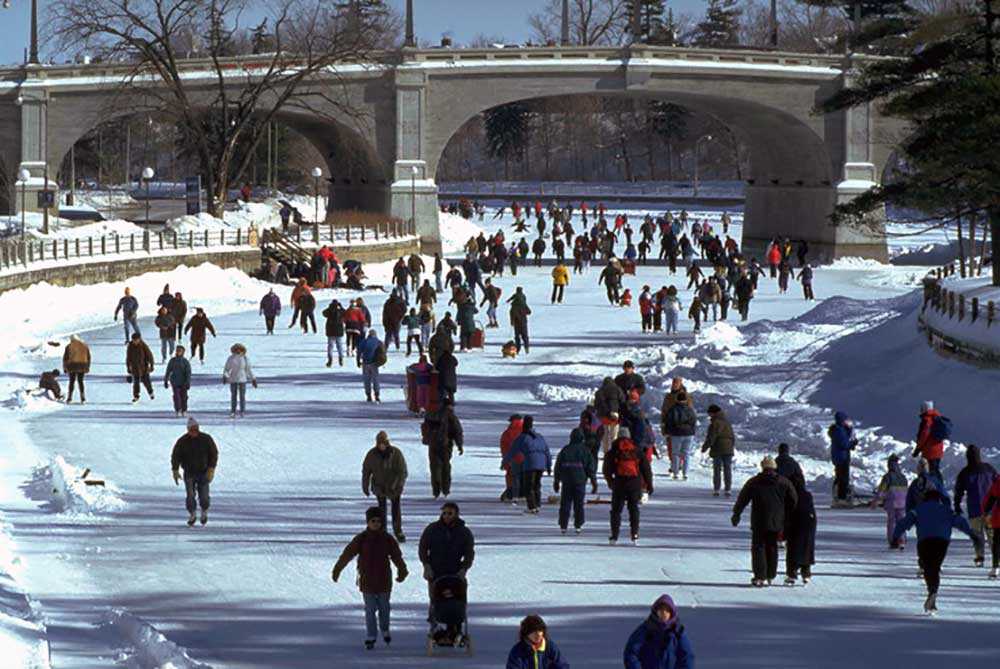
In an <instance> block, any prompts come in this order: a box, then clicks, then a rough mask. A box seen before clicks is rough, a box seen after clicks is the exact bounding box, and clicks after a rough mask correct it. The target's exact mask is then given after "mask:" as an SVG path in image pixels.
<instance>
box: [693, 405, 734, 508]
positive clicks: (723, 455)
mask: <svg viewBox="0 0 1000 669" xmlns="http://www.w3.org/2000/svg"><path fill="white" fill-rule="evenodd" d="M708 420H709V423H708V433H707V434H706V435H705V442H704V443H703V444H702V445H701V452H702V453H705V452H707V453H708V456H709V457H710V458H712V494H713V495H714V496H715V497H718V496H719V488H720V487H721V484H722V483H723V481H724V482H725V485H726V489H725V492H726V497H729V496H730V495H731V494H732V489H733V455H734V454H735V453H736V434H735V433H734V432H733V426H732V425H731V424H730V423H729V419H728V418H726V414H725V412H723V411H722V408H721V407H719V406H718V405H716V404H712V405H711V406H709V407H708Z"/></svg>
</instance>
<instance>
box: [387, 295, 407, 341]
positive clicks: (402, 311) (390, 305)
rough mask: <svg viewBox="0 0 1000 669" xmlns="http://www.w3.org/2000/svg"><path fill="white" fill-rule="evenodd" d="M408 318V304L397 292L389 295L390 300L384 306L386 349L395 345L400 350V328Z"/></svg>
mask: <svg viewBox="0 0 1000 669" xmlns="http://www.w3.org/2000/svg"><path fill="white" fill-rule="evenodd" d="M404 316H406V303H405V302H403V299H402V298H401V297H400V296H399V293H398V292H396V291H395V290H394V291H392V294H391V295H389V299H388V300H386V301H385V304H383V305H382V327H383V328H384V329H385V347H386V349H388V348H389V344H391V343H395V344H396V350H397V351H398V350H399V328H400V326H401V325H402V323H403V317H404Z"/></svg>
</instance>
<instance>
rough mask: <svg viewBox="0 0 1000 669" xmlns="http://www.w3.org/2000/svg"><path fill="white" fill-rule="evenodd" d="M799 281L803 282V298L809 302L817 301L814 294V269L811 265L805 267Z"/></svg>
mask: <svg viewBox="0 0 1000 669" xmlns="http://www.w3.org/2000/svg"><path fill="white" fill-rule="evenodd" d="M799 281H801V282H802V296H803V297H804V298H805V299H806V300H807V301H808V300H815V299H816V294H815V293H813V268H812V267H811V266H810V265H803V266H802V270H801V271H800V272H799Z"/></svg>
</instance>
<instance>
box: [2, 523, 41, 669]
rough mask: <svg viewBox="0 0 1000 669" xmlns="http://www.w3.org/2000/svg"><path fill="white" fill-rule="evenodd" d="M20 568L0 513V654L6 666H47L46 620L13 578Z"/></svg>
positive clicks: (30, 668)
mask: <svg viewBox="0 0 1000 669" xmlns="http://www.w3.org/2000/svg"><path fill="white" fill-rule="evenodd" d="M19 567H20V559H19V558H17V557H15V555H14V550H13V544H12V541H11V538H10V535H9V534H8V533H7V530H6V527H5V526H4V523H3V516H2V515H0V656H2V657H3V665H4V666H5V667H17V668H19V669H47V668H48V667H49V641H48V636H47V631H46V629H45V623H44V622H43V621H42V618H41V616H40V615H39V614H38V612H37V611H36V610H35V607H34V604H33V602H32V601H31V599H30V598H29V597H28V595H27V593H25V592H24V590H23V589H22V588H21V586H20V585H19V584H18V582H17V579H16V578H15V576H16V575H17V572H18V571H19Z"/></svg>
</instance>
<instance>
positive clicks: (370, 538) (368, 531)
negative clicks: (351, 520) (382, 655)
mask: <svg viewBox="0 0 1000 669" xmlns="http://www.w3.org/2000/svg"><path fill="white" fill-rule="evenodd" d="M365 523H366V527H365V529H364V530H363V531H362V532H361V533H360V534H357V535H355V537H354V538H353V539H351V542H350V543H349V544H347V546H346V547H345V548H344V550H343V552H342V553H341V554H340V558H338V559H337V563H336V564H335V565H334V566H333V571H332V572H331V574H330V577H331V578H332V579H333V582H334V583H336V582H337V580H338V579H339V578H340V574H341V572H343V571H344V567H346V566H347V565H348V564H350V562H351V561H352V560H354V558H357V559H358V589H359V590H361V594H362V595H363V597H364V602H365V632H366V636H365V648H367V649H368V650H372V649H373V648H374V647H375V639H376V635H377V633H378V632H381V633H382V640H383V641H385V645H387V646H388V645H389V644H390V643H392V633H391V630H390V626H389V616H390V614H391V605H390V596H391V594H392V569H391V567H390V566H389V562H390V561H391V562H392V564H394V565H396V582H397V583H402V582H403V581H405V580H406V577H407V576H408V575H409V571H407V569H406V562H405V561H404V560H403V554H402V552H401V551H400V550H399V544H398V543H397V542H396V540H395V539H394V538H392V537H391V536H389V533H388V532H386V531H385V514H384V513H383V511H382V510H381V509H380V508H379V507H377V506H373V507H370V508H369V509H368V510H367V511H365ZM376 613H377V614H378V621H377V622H378V624H377V625H376Z"/></svg>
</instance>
